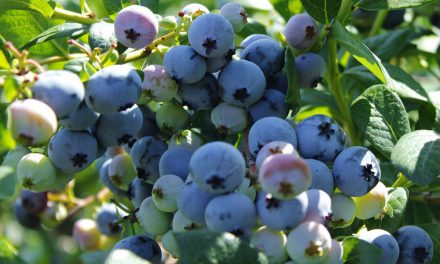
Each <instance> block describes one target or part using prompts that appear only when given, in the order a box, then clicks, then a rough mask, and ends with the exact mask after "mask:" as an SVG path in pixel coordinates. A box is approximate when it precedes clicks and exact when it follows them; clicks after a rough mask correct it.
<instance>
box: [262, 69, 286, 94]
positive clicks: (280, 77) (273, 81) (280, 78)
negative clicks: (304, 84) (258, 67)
mask: <svg viewBox="0 0 440 264" xmlns="http://www.w3.org/2000/svg"><path fill="white" fill-rule="evenodd" d="M266 89H267V90H272V89H273V90H278V91H280V92H282V93H283V94H287V89H288V83H287V77H286V75H285V74H284V73H283V71H279V72H276V73H274V74H272V75H271V76H270V77H269V78H268V79H267V84H266Z"/></svg>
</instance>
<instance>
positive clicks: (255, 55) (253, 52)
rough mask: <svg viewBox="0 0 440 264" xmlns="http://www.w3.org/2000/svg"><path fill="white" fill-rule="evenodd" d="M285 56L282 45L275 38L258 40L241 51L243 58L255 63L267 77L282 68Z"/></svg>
mask: <svg viewBox="0 0 440 264" xmlns="http://www.w3.org/2000/svg"><path fill="white" fill-rule="evenodd" d="M283 57H284V54H283V50H282V49H281V45H280V44H279V43H278V42H277V41H276V40H274V39H260V40H257V41H255V42H252V43H251V44H249V45H248V46H247V47H246V48H245V49H244V50H242V51H241V52H240V58H241V59H242V60H248V61H251V62H253V63H255V64H256V65H257V66H258V67H260V69H261V70H262V71H263V73H264V75H265V76H266V77H268V76H270V75H272V74H273V73H275V72H277V71H279V70H280V69H281V67H282V62H283Z"/></svg>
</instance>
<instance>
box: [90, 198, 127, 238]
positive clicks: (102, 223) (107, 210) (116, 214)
mask: <svg viewBox="0 0 440 264" xmlns="http://www.w3.org/2000/svg"><path fill="white" fill-rule="evenodd" d="M124 215H126V214H125V213H124V212H123V211H121V210H119V211H118V210H117V207H116V206H115V205H114V204H103V205H102V206H101V207H100V208H99V210H98V213H97V215H96V224H97V226H98V229H99V231H100V232H101V233H102V234H104V235H107V236H117V235H119V234H120V233H121V231H122V226H121V225H120V224H116V223H115V222H117V221H118V220H119V219H121V218H122V217H124Z"/></svg>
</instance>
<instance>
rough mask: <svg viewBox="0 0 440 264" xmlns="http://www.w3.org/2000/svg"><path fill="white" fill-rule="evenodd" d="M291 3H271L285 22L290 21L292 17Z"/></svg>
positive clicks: (277, 1)
mask: <svg viewBox="0 0 440 264" xmlns="http://www.w3.org/2000/svg"><path fill="white" fill-rule="evenodd" d="M289 2H290V1H285V0H270V3H271V4H272V5H273V7H274V8H275V10H276V11H277V12H278V13H280V15H281V16H282V17H283V18H284V20H285V21H288V20H289V19H290V17H291V16H292V14H291V13H290V9H289Z"/></svg>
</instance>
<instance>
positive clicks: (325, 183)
mask: <svg viewBox="0 0 440 264" xmlns="http://www.w3.org/2000/svg"><path fill="white" fill-rule="evenodd" d="M306 162H307V165H309V168H310V171H311V172H312V185H310V189H319V190H322V191H324V192H326V193H327V194H328V195H330V194H331V193H332V191H333V187H334V182H333V175H332V172H331V171H330V169H329V168H328V167H327V165H325V164H324V163H323V162H321V161H319V160H314V159H306Z"/></svg>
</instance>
